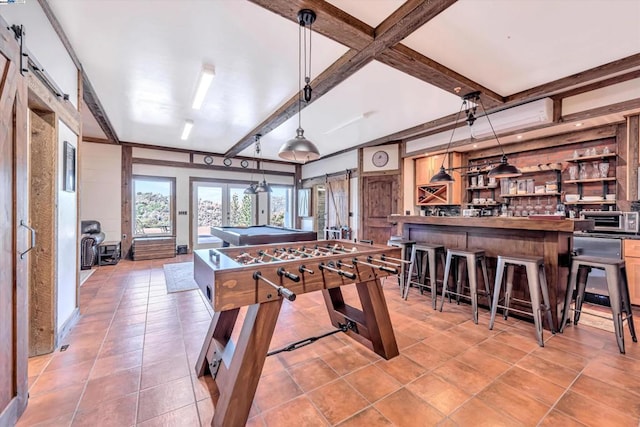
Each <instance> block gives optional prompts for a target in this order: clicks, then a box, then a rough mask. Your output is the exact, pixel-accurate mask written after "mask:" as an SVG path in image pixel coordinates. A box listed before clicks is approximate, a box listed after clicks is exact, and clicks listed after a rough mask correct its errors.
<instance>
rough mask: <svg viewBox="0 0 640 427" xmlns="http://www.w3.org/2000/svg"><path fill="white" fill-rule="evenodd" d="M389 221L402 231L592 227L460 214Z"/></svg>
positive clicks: (401, 217)
mask: <svg viewBox="0 0 640 427" xmlns="http://www.w3.org/2000/svg"><path fill="white" fill-rule="evenodd" d="M388 220H389V222H391V223H394V224H398V225H400V227H398V230H399V231H402V224H405V223H410V224H427V225H449V226H457V227H478V228H501V229H512V230H532V231H536V230H539V231H562V232H567V233H573V232H574V231H587V230H591V229H593V226H594V223H593V220H590V219H564V220H556V219H537V218H536V219H532V218H528V217H527V218H517V217H509V218H504V217H484V218H482V217H462V216H418V215H390V216H389V217H388Z"/></svg>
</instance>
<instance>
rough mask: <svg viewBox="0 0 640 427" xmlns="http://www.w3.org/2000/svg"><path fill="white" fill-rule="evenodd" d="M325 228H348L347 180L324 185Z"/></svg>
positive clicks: (338, 180)
mask: <svg viewBox="0 0 640 427" xmlns="http://www.w3.org/2000/svg"><path fill="white" fill-rule="evenodd" d="M325 196H326V203H325V206H326V215H327V221H326V227H327V228H335V227H337V228H342V227H343V226H347V227H348V226H349V180H348V179H344V178H341V179H334V180H329V181H328V182H327V183H326V184H325Z"/></svg>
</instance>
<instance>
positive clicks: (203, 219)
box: [193, 182, 224, 249]
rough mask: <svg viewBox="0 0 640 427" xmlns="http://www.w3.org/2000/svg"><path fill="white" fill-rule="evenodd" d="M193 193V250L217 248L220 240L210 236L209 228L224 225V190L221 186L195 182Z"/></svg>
mask: <svg viewBox="0 0 640 427" xmlns="http://www.w3.org/2000/svg"><path fill="white" fill-rule="evenodd" d="M193 193H194V194H193V196H194V197H193V200H194V206H193V211H194V212H195V214H194V215H193V221H194V224H193V229H194V239H193V244H194V249H202V248H206V247H213V246H219V243H220V240H219V239H218V238H217V237H214V236H212V235H211V227H219V226H221V225H224V220H223V219H224V216H223V214H222V212H223V209H222V205H223V198H222V195H223V194H224V188H223V186H222V185H216V184H209V183H202V182H196V183H194V185H193Z"/></svg>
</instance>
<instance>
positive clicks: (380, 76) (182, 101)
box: [48, 0, 640, 159]
mask: <svg viewBox="0 0 640 427" xmlns="http://www.w3.org/2000/svg"><path fill="white" fill-rule="evenodd" d="M48 1H49V4H50V6H51V8H52V10H53V12H54V13H55V15H56V17H57V19H58V20H59V21H60V23H61V25H62V28H63V29H64V31H65V32H66V34H67V36H68V38H69V40H70V42H71V44H72V46H73V48H74V49H75V51H76V53H77V55H78V57H79V59H80V61H81V62H82V64H83V67H84V69H85V71H86V73H87V75H88V77H89V79H90V81H91V82H92V84H93V87H94V88H95V91H96V93H97V96H98V97H99V99H100V101H101V103H102V105H103V106H104V109H105V111H106V114H107V115H108V118H109V120H110V121H111V123H112V125H113V127H114V128H115V131H116V133H117V135H118V137H119V138H120V140H122V141H130V142H139V143H145V144H153V145H158V146H166V147H179V148H185V149H190V150H200V151H207V152H213V153H224V152H225V151H227V150H228V149H229V148H231V147H232V146H233V145H235V144H236V143H237V142H238V141H240V140H241V139H242V138H243V137H244V136H245V135H247V134H248V133H249V132H251V131H252V129H254V128H255V127H256V126H257V125H258V124H259V123H261V122H262V121H263V120H265V119H266V118H267V117H269V115H270V114H272V113H273V112H274V111H275V110H276V109H278V108H279V107H280V106H282V105H283V104H284V103H285V102H286V101H287V100H288V99H290V98H291V97H292V96H294V95H295V94H296V92H297V88H298V81H297V73H298V65H297V64H298V61H297V55H298V46H297V43H298V42H297V40H298V25H297V24H295V23H294V22H292V21H290V20H287V19H285V18H283V17H281V16H279V15H276V14H274V13H272V12H269V11H267V10H265V9H263V8H262V7H260V6H257V5H255V4H252V3H249V2H245V1H240V0H217V1H196V0H181V1H175V0H129V1H116V0H48ZM330 3H332V4H333V5H334V6H336V7H338V8H340V9H342V10H344V11H345V12H346V13H348V14H350V15H352V16H354V17H356V18H358V19H359V20H361V21H363V22H365V23H366V24H368V25H370V26H373V27H375V26H377V25H379V24H380V23H381V22H382V21H383V20H384V19H385V18H386V17H387V16H388V15H390V14H391V13H392V12H393V11H394V10H395V9H397V8H398V7H400V6H401V5H402V4H403V1H400V0H331V1H330ZM402 43H404V44H406V45H407V46H408V47H410V48H412V49H414V50H416V51H418V52H420V53H421V54H423V55H425V56H427V57H429V58H431V59H434V60H435V61H437V62H439V63H441V64H443V65H445V66H446V67H449V68H450V69H452V70H454V71H456V72H457V73H460V74H462V75H463V76H465V77H467V78H470V79H471V80H474V81H476V82H477V83H480V84H481V85H484V86H486V87H487V88H489V89H491V90H493V91H495V92H497V93H499V94H500V95H503V96H507V95H512V94H514V93H517V92H520V91H523V90H526V89H529V88H532V87H535V86H537V85H540V84H543V83H547V82H549V81H553V80H556V79H559V78H562V77H565V76H568V75H571V74H574V73H577V72H580V71H583V70H586V69H589V68H593V67H596V66H598V65H602V64H605V63H608V62H611V61H614V60H617V59H621V58H624V57H627V56H629V55H632V54H637V53H640V1H636V0H589V1H583V0H558V1H544V0H518V1H510V0H482V1H479V0H459V1H458V2H457V3H455V4H454V5H453V6H451V7H450V8H448V9H447V10H446V11H445V12H443V13H441V14H440V15H438V16H437V17H435V18H434V19H433V20H431V21H430V22H428V23H427V24H426V25H424V26H423V27H422V28H420V29H418V30H417V31H416V32H414V33H413V34H411V35H410V36H409V37H407V38H406V39H405V40H403V42H402ZM347 50H348V49H347V47H345V46H342V45H340V44H338V43H336V42H334V41H332V40H330V39H328V38H326V37H323V36H321V35H319V34H317V33H314V34H313V57H312V61H313V64H312V71H313V73H312V78H315V77H316V76H317V75H318V74H319V73H320V72H322V71H323V70H324V69H325V68H327V67H328V66H329V65H330V64H331V63H333V62H334V61H335V60H337V59H338V58H339V57H340V56H341V55H343V54H344V53H345V52H346V51H347ZM203 64H211V65H213V66H214V67H215V71H216V77H215V79H214V82H213V85H212V87H211V89H210V90H209V92H208V95H207V97H206V99H205V103H204V106H203V108H202V110H200V111H194V110H192V109H191V101H192V97H193V93H194V90H195V85H196V82H197V79H198V74H199V71H200V69H201V68H202V65H203ZM459 106H460V101H459V98H458V97H457V96H455V95H452V94H450V93H449V92H445V91H443V90H441V89H438V88H436V87H435V86H432V85H429V84H427V83H425V82H423V81H421V80H418V79H416V78H414V77H411V76H409V75H407V74H405V73H402V72H400V71H397V70H395V69H392V68H390V67H388V66H386V65H383V64H381V63H379V62H375V61H374V62H371V63H369V64H368V65H366V66H365V67H363V68H362V69H361V70H359V71H358V72H356V73H355V74H354V75H352V76H351V77H349V78H348V79H346V80H345V81H344V82H342V83H341V84H339V85H338V86H336V87H335V88H334V89H333V90H331V91H330V92H329V93H327V94H326V95H324V96H323V97H320V98H318V99H316V100H315V101H314V102H313V103H312V104H310V105H309V106H308V107H307V108H306V109H304V110H303V112H302V126H303V128H304V129H305V136H307V137H308V138H309V139H310V140H312V141H314V142H315V143H316V144H317V145H318V146H319V148H320V151H321V154H322V155H327V154H331V153H334V152H337V151H341V150H344V149H346V148H349V147H353V146H356V145H359V144H362V143H365V142H368V141H371V140H373V139H376V138H380V137H384V136H386V135H389V134H392V133H394V132H397V131H400V130H403V129H406V128H409V127H411V126H415V125H418V124H421V123H424V122H427V121H429V120H434V119H437V118H439V117H442V116H446V115H449V114H453V113H456V112H457V111H458V108H459ZM186 119H191V120H193V121H194V122H195V126H194V130H193V132H192V135H191V138H190V139H189V140H188V141H181V140H180V134H181V132H182V126H183V124H184V121H185V120H186ZM296 127H297V117H294V118H292V119H290V120H288V121H286V122H285V123H283V124H282V125H281V126H279V127H278V128H277V129H275V130H274V131H273V132H271V133H269V134H267V135H265V136H264V137H263V139H262V148H263V155H264V157H266V158H273V159H277V158H278V157H277V151H278V148H279V147H280V145H281V144H282V143H283V142H284V141H286V140H288V139H290V138H292V137H293V136H294V135H295V129H296ZM84 130H85V133H86V134H87V135H89V136H95V137H104V135H103V134H100V132H98V131H96V130H95V126H93V125H92V126H86V125H85V128H84ZM91 132H96V134H95V135H92V134H91ZM241 154H243V155H248V156H251V155H253V147H250V148H248V149H246V150H245V151H244V152H242V153H241Z"/></svg>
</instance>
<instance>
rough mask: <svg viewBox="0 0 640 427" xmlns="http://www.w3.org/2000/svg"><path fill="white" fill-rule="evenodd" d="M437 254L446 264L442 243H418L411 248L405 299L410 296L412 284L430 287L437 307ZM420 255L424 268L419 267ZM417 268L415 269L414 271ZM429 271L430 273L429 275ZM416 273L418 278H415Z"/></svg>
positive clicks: (434, 306)
mask: <svg viewBox="0 0 640 427" xmlns="http://www.w3.org/2000/svg"><path fill="white" fill-rule="evenodd" d="M436 254H440V259H441V261H442V265H443V266H444V265H445V250H444V246H442V245H432V244H430V243H416V244H415V245H413V249H412V250H411V260H410V264H409V273H408V274H407V283H406V286H405V287H404V295H403V297H404V299H405V300H406V299H407V298H408V297H409V288H410V287H411V285H415V286H418V287H420V291H422V288H427V287H428V288H429V289H430V290H431V299H432V300H433V301H432V305H433V309H434V310H435V309H436V301H437V298H438V289H437V288H438V283H437V274H436V273H437V271H436V269H437V266H436V264H437V262H436ZM418 255H420V256H421V261H422V268H418V267H419V263H418ZM414 270H415V271H414ZM427 271H428V272H429V275H428V276H427ZM414 274H415V277H416V280H413V278H414ZM427 278H428V279H429V285H428V286H427V284H426V282H427Z"/></svg>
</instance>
